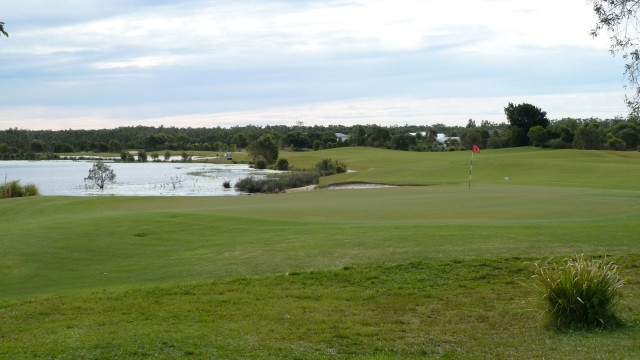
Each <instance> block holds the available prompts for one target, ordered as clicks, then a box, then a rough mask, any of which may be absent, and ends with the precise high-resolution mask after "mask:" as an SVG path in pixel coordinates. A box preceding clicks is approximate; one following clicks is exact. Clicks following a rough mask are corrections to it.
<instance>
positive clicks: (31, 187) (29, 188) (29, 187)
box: [22, 184, 40, 196]
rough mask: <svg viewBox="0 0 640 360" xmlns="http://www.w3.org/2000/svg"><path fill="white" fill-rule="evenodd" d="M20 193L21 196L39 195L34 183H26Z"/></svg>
mask: <svg viewBox="0 0 640 360" xmlns="http://www.w3.org/2000/svg"><path fill="white" fill-rule="evenodd" d="M22 194H23V196H39V195H40V190H38V187H37V186H36V185H35V184H26V185H25V186H24V187H23V188H22Z"/></svg>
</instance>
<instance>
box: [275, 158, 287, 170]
mask: <svg viewBox="0 0 640 360" xmlns="http://www.w3.org/2000/svg"><path fill="white" fill-rule="evenodd" d="M275 168H276V170H280V171H287V170H289V160H287V159H285V158H279V159H278V161H276V166H275Z"/></svg>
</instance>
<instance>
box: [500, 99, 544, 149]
mask: <svg viewBox="0 0 640 360" xmlns="http://www.w3.org/2000/svg"><path fill="white" fill-rule="evenodd" d="M504 113H505V115H506V116H507V120H509V124H510V125H511V128H512V131H513V133H512V139H511V144H512V145H513V146H525V145H529V138H528V137H527V134H528V132H529V129H531V128H532V127H534V126H541V127H543V128H546V127H547V126H549V119H547V112H546V111H542V110H541V109H540V108H538V107H536V106H534V105H531V104H527V103H522V104H519V105H514V104H513V103H509V104H508V105H507V106H506V107H505V108H504Z"/></svg>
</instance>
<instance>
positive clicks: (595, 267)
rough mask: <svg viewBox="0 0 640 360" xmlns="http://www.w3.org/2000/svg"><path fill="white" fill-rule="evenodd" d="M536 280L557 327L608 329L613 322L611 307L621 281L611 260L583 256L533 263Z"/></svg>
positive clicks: (613, 316) (614, 321) (613, 315)
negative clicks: (553, 262)
mask: <svg viewBox="0 0 640 360" xmlns="http://www.w3.org/2000/svg"><path fill="white" fill-rule="evenodd" d="M535 277H536V278H537V280H538V281H539V282H540V283H541V284H542V288H541V291H542V293H543V294H544V296H543V297H544V298H545V299H546V300H547V301H548V303H549V306H550V310H549V312H550V314H551V318H552V319H553V320H554V322H555V323H556V326H557V327H558V328H611V327H614V326H615V325H616V324H617V322H618V321H617V317H616V316H615V314H614V306H615V304H616V302H617V299H618V296H619V292H618V289H620V287H621V286H622V284H623V281H622V280H621V279H620V277H619V276H618V268H617V266H616V265H614V264H613V263H606V264H605V262H604V261H601V260H597V259H593V258H591V259H587V258H585V257H584V255H577V256H576V257H575V258H571V259H566V260H565V261H564V262H563V263H561V264H557V263H555V264H550V263H545V264H544V265H539V264H537V263H536V275H535Z"/></svg>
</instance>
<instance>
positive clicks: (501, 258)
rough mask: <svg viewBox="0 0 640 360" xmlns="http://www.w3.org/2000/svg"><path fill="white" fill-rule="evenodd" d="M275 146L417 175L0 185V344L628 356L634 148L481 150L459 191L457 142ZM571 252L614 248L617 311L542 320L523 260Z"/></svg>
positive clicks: (118, 352) (326, 353) (53, 353)
mask: <svg viewBox="0 0 640 360" xmlns="http://www.w3.org/2000/svg"><path fill="white" fill-rule="evenodd" d="M282 156H284V157H286V158H288V159H289V163H290V164H292V165H293V166H295V167H296V168H301V167H304V164H305V163H306V162H308V163H311V164H315V163H317V162H318V161H319V160H318V159H323V158H332V159H337V160H340V161H343V162H345V163H346V164H347V166H348V168H349V169H353V170H356V171H357V172H355V173H348V174H341V175H336V176H332V177H329V178H324V179H323V180H322V181H324V183H325V184H327V183H331V182H344V181H370V182H388V183H392V184H421V185H431V186H403V187H397V188H387V189H374V190H321V191H309V192H301V193H292V194H282V195H260V196H242V197H216V198H205V197H194V198H186V197H182V198H169V197H164V198H158V197H155V198H153V197H144V198H140V197H99V198H73V197H37V198H20V199H7V200H3V201H2V202H0V228H1V229H2V236H0V248H2V249H3V251H2V253H1V254H0V289H1V290H0V291H1V294H0V321H2V322H3V327H2V329H1V330H0V339H2V341H0V357H9V358H20V357H22V358H45V357H52V358H79V357H80V358H113V357H122V358H131V357H133V358H141V357H151V356H157V357H160V358H177V357H183V356H188V355H190V356H192V357H194V358H210V357H220V358H327V357H339V358H347V357H353V358H380V359H386V358H422V357H441V358H474V359H477V358H543V357H544V358H568V357H581V356H582V357H598V356H600V357H602V358H635V357H638V356H640V352H639V350H638V349H637V343H638V341H640V331H639V329H640V328H639V326H640V314H639V312H638V309H640V297H639V296H638V295H639V294H638V291H639V290H638V283H637V281H635V280H634V279H637V278H638V276H639V275H640V274H639V273H638V272H639V271H640V270H639V269H640V251H639V248H638V245H637V234H638V231H639V230H640V221H639V220H640V201H639V200H640V191H639V190H640V188H639V187H640V185H638V183H637V181H636V179H637V178H638V175H640V174H639V172H640V166H639V161H640V157H639V155H638V154H636V153H621V155H620V154H617V153H613V152H588V151H584V152H577V151H572V150H565V151H546V150H537V149H509V150H500V151H486V152H485V151H483V153H481V154H480V155H478V156H476V158H475V159H474V184H473V186H472V188H471V190H468V189H467V184H466V178H467V176H468V162H467V161H468V160H469V158H470V156H469V154H468V153H434V154H432V153H426V154H424V153H423V154H421V153H409V152H399V151H388V150H386V151H385V150H380V149H366V148H346V149H332V150H324V151H319V152H304V153H290V154H289V153H285V154H282ZM523 164H526V165H523ZM544 164H548V165H547V166H544ZM402 165H404V166H402ZM504 176H510V181H509V182H507V183H505V182H504V179H503V178H504ZM572 178H575V179H577V180H576V181H575V182H574V183H571V179H572ZM577 253H584V254H606V255H608V256H609V258H610V259H612V260H615V261H616V263H617V264H619V266H620V272H621V276H622V277H623V279H624V280H625V282H626V284H625V286H624V287H623V289H622V298H621V301H620V304H619V308H620V317H621V320H622V322H623V324H624V326H622V327H621V328H619V329H616V330H613V331H603V332H569V333H558V332H556V331H554V330H553V329H550V328H547V327H545V326H544V321H543V319H544V317H543V315H542V313H543V311H544V309H545V307H546V303H545V302H544V301H543V299H541V296H540V295H538V294H537V293H536V291H535V289H534V283H535V282H534V281H533V280H532V279H531V276H532V275H533V274H534V272H535V266H534V265H533V264H534V262H536V261H540V260H544V259H548V258H549V257H552V256H555V257H563V256H564V257H568V256H571V255H573V254H577ZM286 273H288V274H289V275H288V276H285V274H286Z"/></svg>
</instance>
